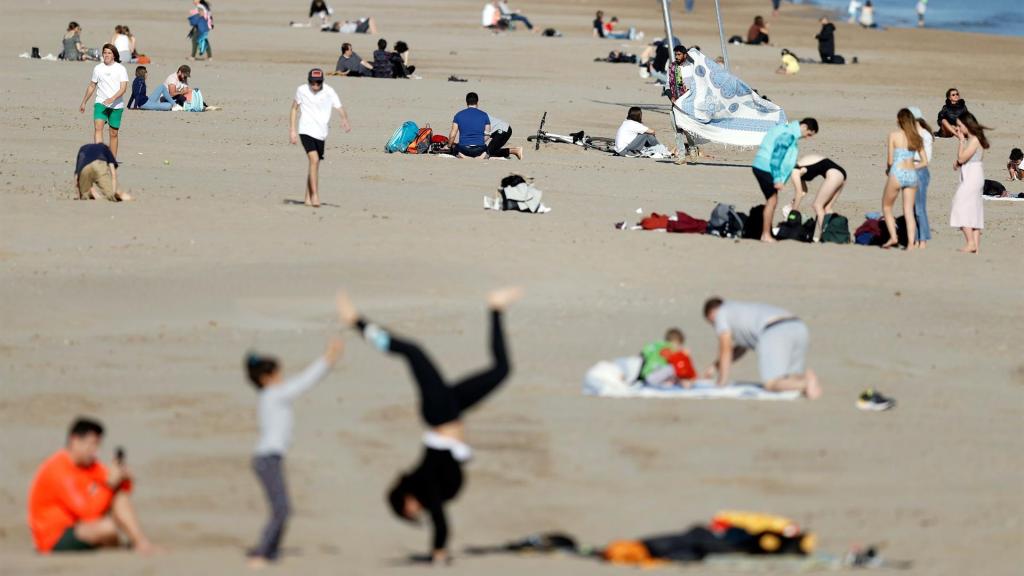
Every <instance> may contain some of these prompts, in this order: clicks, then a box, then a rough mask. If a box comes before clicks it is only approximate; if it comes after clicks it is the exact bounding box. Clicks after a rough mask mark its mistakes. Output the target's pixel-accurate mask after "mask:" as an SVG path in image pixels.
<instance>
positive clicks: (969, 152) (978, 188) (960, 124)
mask: <svg viewBox="0 0 1024 576" xmlns="http://www.w3.org/2000/svg"><path fill="white" fill-rule="evenodd" d="M985 130H986V128H985V127H984V126H982V125H981V124H979V123H978V119H977V118H975V117H974V114H971V113H970V112H964V113H963V114H961V115H960V118H958V119H957V121H956V137H957V139H959V140H960V145H959V147H958V148H957V152H956V163H955V165H954V169H957V170H960V186H959V187H958V188H957V189H956V194H955V195H954V196H953V207H952V209H951V210H950V214H949V225H950V226H952V227H954V228H959V229H960V231H961V232H963V234H964V247H963V248H961V249H960V251H961V252H967V253H972V254H976V253H977V252H978V251H980V250H981V230H982V228H984V227H985V206H984V202H983V201H982V192H983V191H984V189H985V169H984V167H983V166H982V163H981V159H982V157H983V156H984V155H985V152H984V151H985V150H987V149H988V146H989V144H988V139H987V138H985Z"/></svg>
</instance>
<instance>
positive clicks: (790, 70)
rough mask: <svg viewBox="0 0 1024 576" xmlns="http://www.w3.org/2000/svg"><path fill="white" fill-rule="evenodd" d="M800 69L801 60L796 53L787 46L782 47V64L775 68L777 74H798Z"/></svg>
mask: <svg viewBox="0 0 1024 576" xmlns="http://www.w3.org/2000/svg"><path fill="white" fill-rule="evenodd" d="M799 71H800V61H799V60H797V58H796V55H795V54H793V53H792V52H790V51H789V50H786V49H785V48H783V49H782V64H780V65H779V67H778V68H776V69H775V73H776V74H786V75H790V74H796V73H797V72H799Z"/></svg>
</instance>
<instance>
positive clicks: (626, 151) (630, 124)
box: [615, 106, 659, 156]
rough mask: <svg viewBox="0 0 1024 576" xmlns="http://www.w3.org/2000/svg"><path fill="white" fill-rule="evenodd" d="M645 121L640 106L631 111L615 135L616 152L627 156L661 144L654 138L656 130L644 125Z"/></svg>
mask: <svg viewBox="0 0 1024 576" xmlns="http://www.w3.org/2000/svg"><path fill="white" fill-rule="evenodd" d="M643 119H644V117H643V110H641V109H640V107H639V106H633V107H632V108H630V109H629V112H627V113H626V119H625V120H623V122H622V125H621V126H619V131H618V132H616V133H615V151H616V152H618V153H619V154H622V155H623V156H626V155H630V154H636V153H639V152H640V151H641V150H643V149H644V148H647V147H649V146H657V145H658V144H659V142H658V139H657V138H655V137H654V130H651V129H650V128H648V127H647V126H644V125H643V124H642V122H643Z"/></svg>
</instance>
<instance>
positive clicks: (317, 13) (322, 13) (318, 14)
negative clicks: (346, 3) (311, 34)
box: [309, 0, 334, 29]
mask: <svg viewBox="0 0 1024 576" xmlns="http://www.w3.org/2000/svg"><path fill="white" fill-rule="evenodd" d="M333 14H334V10H332V9H331V7H330V6H329V5H328V4H327V2H326V0H313V1H312V2H310V4H309V25H310V26H312V25H313V19H314V18H319V19H320V28H321V29H322V28H323V27H324V26H330V24H331V16H332V15H333Z"/></svg>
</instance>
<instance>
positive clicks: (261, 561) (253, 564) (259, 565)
mask: <svg viewBox="0 0 1024 576" xmlns="http://www.w3.org/2000/svg"><path fill="white" fill-rule="evenodd" d="M246 565H248V566H249V568H250V569H252V570H263V569H264V568H266V567H267V566H269V565H270V563H269V562H267V559H266V558H263V557H261V556H253V557H252V558H249V561H248V562H246Z"/></svg>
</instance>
